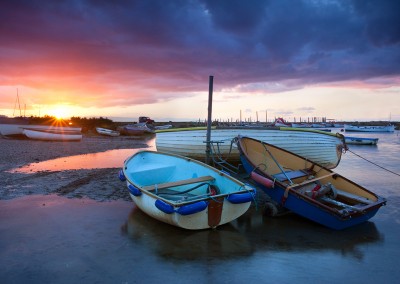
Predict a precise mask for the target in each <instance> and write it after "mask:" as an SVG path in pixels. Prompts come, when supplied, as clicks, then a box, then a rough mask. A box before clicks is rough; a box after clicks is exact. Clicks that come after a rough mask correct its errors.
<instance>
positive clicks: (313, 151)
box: [156, 128, 345, 168]
mask: <svg viewBox="0 0 400 284" xmlns="http://www.w3.org/2000/svg"><path fill="white" fill-rule="evenodd" d="M237 135H242V136H247V137H253V138H255V139H257V140H261V141H265V142H268V143H271V144H274V145H277V146H279V147H282V148H284V149H286V150H288V151H292V152H294V153H296V154H298V155H301V156H304V157H307V158H308V159H310V160H312V161H315V162H317V163H319V164H322V165H324V166H325V167H328V168H334V167H336V166H337V165H338V164H339V162H340V159H341V155H342V152H343V149H344V148H345V144H344V138H343V136H342V135H341V134H332V133H325V132H321V131H315V130H303V129H293V128H282V129H280V130H279V129H274V130H269V129H246V128H239V129H213V130H212V131H211V140H212V141H216V142H220V143H218V146H216V145H214V147H212V151H213V152H214V153H218V152H219V153H220V154H221V155H222V156H223V157H224V158H225V159H227V160H228V161H230V162H231V163H237V162H239V161H240V157H239V151H238V150H237V147H236V145H235V144H232V143H231V142H232V140H233V139H234V138H235V137H236V136H237ZM205 141H206V130H190V131H176V132H172V131H171V132H159V133H157V136H156V147H157V150H159V151H163V152H169V153H174V154H178V155H182V156H188V157H191V158H194V159H197V160H200V161H205V158H206V143H205Z"/></svg>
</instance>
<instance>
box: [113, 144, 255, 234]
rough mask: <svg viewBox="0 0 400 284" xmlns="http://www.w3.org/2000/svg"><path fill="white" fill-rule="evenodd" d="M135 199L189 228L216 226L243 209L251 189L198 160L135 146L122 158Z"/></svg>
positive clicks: (148, 211) (158, 216) (150, 212)
mask: <svg viewBox="0 0 400 284" xmlns="http://www.w3.org/2000/svg"><path fill="white" fill-rule="evenodd" d="M119 178H120V179H121V180H122V181H126V184H127V187H128V190H129V194H130V196H131V198H132V200H133V201H134V202H135V204H136V205H137V206H138V207H139V208H140V209H141V210H142V211H143V212H145V213H146V214H148V215H149V216H151V217H153V218H155V219H157V220H160V221H162V222H165V223H168V224H171V225H174V226H177V227H181V228H184V229H189V230H199V229H207V228H215V227H217V226H220V225H223V224H226V223H228V222H231V221H233V220H235V219H236V218H238V217H240V216H241V215H243V214H244V213H245V212H246V211H247V210H248V209H249V207H250V204H251V202H252V201H253V200H254V197H255V194H256V191H255V189H254V188H253V187H251V186H250V185H247V184H244V183H242V182H241V181H239V180H237V179H234V178H233V177H231V176H230V175H229V174H228V173H226V172H223V171H219V170H217V169H215V168H213V167H211V166H209V165H206V164H204V163H202V162H199V161H197V160H193V159H190V158H187V157H183V156H178V155H174V154H167V153H162V152H155V151H147V150H143V151H139V152H137V153H136V154H134V155H133V156H131V157H130V158H128V159H127V160H126V161H125V162H124V167H123V169H122V170H121V171H120V172H119Z"/></svg>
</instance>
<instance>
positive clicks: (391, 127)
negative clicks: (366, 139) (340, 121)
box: [344, 124, 394, 132]
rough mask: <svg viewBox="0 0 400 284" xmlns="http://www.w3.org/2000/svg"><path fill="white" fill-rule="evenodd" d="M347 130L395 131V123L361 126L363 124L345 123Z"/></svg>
mask: <svg viewBox="0 0 400 284" xmlns="http://www.w3.org/2000/svg"><path fill="white" fill-rule="evenodd" d="M344 130H345V131H355V132H394V125H391V124H389V125H386V126H361V125H350V124H345V125H344Z"/></svg>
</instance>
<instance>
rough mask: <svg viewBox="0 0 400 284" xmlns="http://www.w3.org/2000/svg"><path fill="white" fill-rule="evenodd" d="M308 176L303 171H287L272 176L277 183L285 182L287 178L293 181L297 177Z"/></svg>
mask: <svg viewBox="0 0 400 284" xmlns="http://www.w3.org/2000/svg"><path fill="white" fill-rule="evenodd" d="M308 175H309V173H308V172H306V171H305V170H297V171H287V172H285V173H279V174H276V175H273V177H274V178H276V179H277V180H279V181H285V180H288V179H287V178H290V179H295V178H299V177H305V176H308Z"/></svg>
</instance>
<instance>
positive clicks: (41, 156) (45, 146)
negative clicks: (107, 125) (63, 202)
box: [0, 136, 151, 201]
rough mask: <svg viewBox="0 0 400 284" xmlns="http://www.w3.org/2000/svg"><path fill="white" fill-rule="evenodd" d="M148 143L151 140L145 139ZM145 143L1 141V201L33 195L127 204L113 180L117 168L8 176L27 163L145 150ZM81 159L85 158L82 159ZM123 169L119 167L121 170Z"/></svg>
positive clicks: (94, 138)
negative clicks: (116, 201)
mask: <svg viewBox="0 0 400 284" xmlns="http://www.w3.org/2000/svg"><path fill="white" fill-rule="evenodd" d="M146 139H147V140H148V139H151V137H146ZM147 140H144V139H138V138H132V137H129V136H121V137H102V136H92V137H84V138H83V139H82V140H81V141H79V142H44V141H33V140H25V139H5V138H3V139H2V138H0V149H1V150H0V180H1V181H2V188H1V190H0V200H2V199H13V198H16V197H21V196H25V195H32V194H58V195H62V196H66V197H71V198H82V197H89V198H91V199H94V200H97V201H106V200H130V197H129V195H128V193H127V191H126V190H123V187H121V184H120V183H119V181H118V179H117V178H116V176H117V173H118V170H119V169H118V168H101V169H76V170H68V171H64V170H63V171H61V170H60V171H57V169H56V170H53V171H40V172H35V173H29V174H26V173H11V172H9V171H11V170H13V169H15V168H19V167H22V166H24V165H26V164H29V163H39V162H42V161H46V160H50V159H55V158H60V157H67V156H72V155H83V154H89V153H97V152H103V151H107V150H113V149H138V148H148V144H147V142H148V141H147ZM82 159H84V158H82ZM120 167H122V163H121V166H120Z"/></svg>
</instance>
